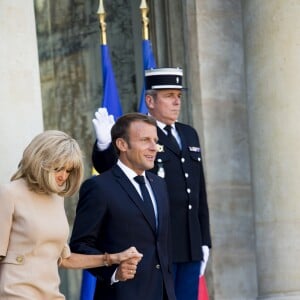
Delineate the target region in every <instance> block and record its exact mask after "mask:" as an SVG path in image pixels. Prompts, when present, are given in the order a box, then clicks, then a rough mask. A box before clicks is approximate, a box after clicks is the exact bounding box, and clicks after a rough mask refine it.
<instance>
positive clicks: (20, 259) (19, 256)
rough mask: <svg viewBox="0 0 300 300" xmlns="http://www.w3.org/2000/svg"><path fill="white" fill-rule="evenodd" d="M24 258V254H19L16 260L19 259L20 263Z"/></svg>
mask: <svg viewBox="0 0 300 300" xmlns="http://www.w3.org/2000/svg"><path fill="white" fill-rule="evenodd" d="M23 260H24V256H22V255H18V256H17V257H16V261H17V263H19V264H21V263H22V262H23Z"/></svg>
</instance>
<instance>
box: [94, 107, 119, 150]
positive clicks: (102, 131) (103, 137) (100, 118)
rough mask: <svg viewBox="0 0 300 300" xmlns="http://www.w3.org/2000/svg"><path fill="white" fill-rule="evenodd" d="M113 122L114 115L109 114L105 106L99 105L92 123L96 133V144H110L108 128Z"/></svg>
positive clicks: (109, 128)
mask: <svg viewBox="0 0 300 300" xmlns="http://www.w3.org/2000/svg"><path fill="white" fill-rule="evenodd" d="M114 124H115V120H114V116H113V115H109V114H108V112H107V109H106V108H103V107H101V108H99V109H98V111H96V112H95V118H94V119H93V125H94V129H95V133H96V138H97V145H99V144H100V145H101V144H102V145H103V144H104V145H108V144H110V142H111V135H110V130H111V128H112V126H113V125H114ZM98 147H99V146H98ZM100 150H102V149H100Z"/></svg>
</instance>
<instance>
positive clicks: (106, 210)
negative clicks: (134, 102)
mask: <svg viewBox="0 0 300 300" xmlns="http://www.w3.org/2000/svg"><path fill="white" fill-rule="evenodd" d="M146 176H147V178H148V180H149V182H150V184H151V187H152V190H153V193H154V195H155V199H156V202H157V210H158V226H157V228H156V226H155V224H153V222H152V223H151V219H150V218H149V217H148V215H147V213H146V211H145V210H144V208H143V205H144V204H143V200H142V199H141V198H140V196H139V194H138V192H137V191H136V189H135V187H134V186H133V185H132V183H131V182H130V180H129V179H128V178H127V176H126V175H125V174H124V172H123V171H122V170H121V169H120V168H119V167H118V166H114V167H113V168H112V169H110V170H109V171H107V172H104V173H103V174H101V175H99V176H94V177H91V178H90V179H88V180H86V181H85V182H84V183H83V185H82V187H81V189H80V193H79V202H78V206H77V211H76V218H75V222H74V227H73V232H72V235H71V241H70V247H71V250H72V251H73V252H77V253H86V254H96V253H104V252H108V253H116V252H120V251H123V250H125V249H127V248H129V247H131V246H135V247H136V248H137V250H138V251H139V252H141V253H142V254H143V258H142V260H141V262H140V263H139V264H138V267H137V273H136V275H135V278H134V279H133V280H127V281H124V282H117V283H114V284H112V285H111V276H112V275H113V273H114V271H115V270H116V268H117V266H116V265H113V266H111V267H100V268H95V269H92V270H91V272H92V273H93V274H94V275H95V276H96V277H97V284H96V291H95V298H94V299H97V300H98V299H99V300H128V299H143V300H153V299H162V293H163V286H164V287H165V290H166V292H167V295H168V299H169V300H175V293H174V287H173V278H172V270H171V268H172V260H171V257H170V255H171V253H170V252H171V247H170V244H171V238H170V223H169V202H168V195H167V188H166V184H165V182H164V180H162V179H161V178H159V177H158V176H156V175H155V174H152V173H150V172H146Z"/></svg>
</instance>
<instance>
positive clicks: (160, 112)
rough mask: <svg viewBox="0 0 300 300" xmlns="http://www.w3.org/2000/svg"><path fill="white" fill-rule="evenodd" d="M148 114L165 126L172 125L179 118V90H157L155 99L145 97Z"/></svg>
mask: <svg viewBox="0 0 300 300" xmlns="http://www.w3.org/2000/svg"><path fill="white" fill-rule="evenodd" d="M146 101H147V104H148V108H149V112H150V114H151V115H152V116H153V117H154V118H155V119H156V120H158V121H160V122H163V123H165V124H167V125H171V124H173V123H174V122H175V121H176V120H177V119H178V116H179V113H180V107H181V90H158V91H157V94H156V96H155V97H152V96H147V99H146Z"/></svg>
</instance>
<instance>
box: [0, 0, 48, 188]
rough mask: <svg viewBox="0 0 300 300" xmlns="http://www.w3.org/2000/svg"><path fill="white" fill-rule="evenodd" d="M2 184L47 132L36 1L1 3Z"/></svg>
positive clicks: (0, 120)
mask: <svg viewBox="0 0 300 300" xmlns="http://www.w3.org/2000/svg"><path fill="white" fill-rule="evenodd" d="M0 41H1V46H0V78H1V80H0V138H1V147H0V157H1V168H0V183H3V182H7V181H8V180H9V178H10V176H11V175H12V173H13V172H14V171H15V170H16V168H17V164H18V162H19V160H20V158H21V155H22V152H23V150H24V148H25V146H26V145H27V144H28V142H29V141H30V140H31V139H32V138H33V136H35V135H36V134H37V133H40V132H41V131H42V130H43V118H42V105H41V92H40V79H39V65H38V53H37V40H36V30H35V18H34V6H33V1H24V0H14V1H11V0H1V1H0Z"/></svg>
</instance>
